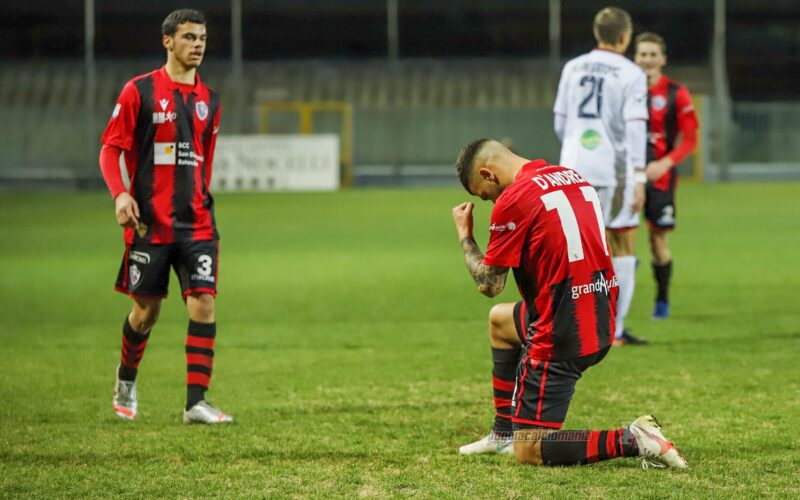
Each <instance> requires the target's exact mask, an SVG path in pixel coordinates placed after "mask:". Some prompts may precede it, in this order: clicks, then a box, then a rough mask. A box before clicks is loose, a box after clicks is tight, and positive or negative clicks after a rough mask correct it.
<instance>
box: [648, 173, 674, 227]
mask: <svg viewBox="0 0 800 500" xmlns="http://www.w3.org/2000/svg"><path fill="white" fill-rule="evenodd" d="M675 215H676V212H675V189H668V190H664V189H656V188H654V187H653V185H652V184H650V183H648V184H647V197H646V198H645V200H644V216H645V218H646V219H647V223H648V224H650V225H651V226H654V227H658V228H662V229H673V228H674V227H675Z"/></svg>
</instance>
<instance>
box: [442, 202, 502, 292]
mask: <svg viewBox="0 0 800 500" xmlns="http://www.w3.org/2000/svg"><path fill="white" fill-rule="evenodd" d="M473 207H474V205H473V204H472V203H469V202H467V203H462V204H461V205H458V206H457V207H455V208H453V220H454V221H455V223H456V231H458V239H459V240H460V241H461V249H462V250H463V251H464V261H466V263H467V270H468V271H469V274H470V275H472V279H474V280H475V284H477V285H478V290H479V291H480V292H481V293H482V294H484V295H486V296H487V297H495V296H497V295H499V294H500V292H502V291H503V288H505V286H506V277H507V276H508V268H507V267H493V266H487V265H484V263H483V252H481V249H480V248H478V244H477V243H475V239H474V238H473V237H472V208H473Z"/></svg>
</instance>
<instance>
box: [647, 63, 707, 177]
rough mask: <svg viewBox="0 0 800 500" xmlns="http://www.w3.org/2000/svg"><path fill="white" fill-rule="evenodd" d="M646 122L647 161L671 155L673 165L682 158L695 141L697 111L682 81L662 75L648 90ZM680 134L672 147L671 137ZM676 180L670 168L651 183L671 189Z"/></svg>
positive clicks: (673, 170)
mask: <svg viewBox="0 0 800 500" xmlns="http://www.w3.org/2000/svg"><path fill="white" fill-rule="evenodd" d="M647 97H648V102H649V107H650V125H649V128H650V130H649V134H648V147H647V161H653V160H658V159H661V158H663V157H664V156H667V155H669V156H671V157H672V161H673V163H674V164H675V165H678V164H679V163H680V162H682V161H683V160H685V159H686V157H687V156H689V155H690V154H691V153H692V151H694V148H695V145H696V130H697V115H696V114H695V111H694V104H693V103H692V96H691V94H690V93H689V91H688V90H687V89H686V87H684V86H683V85H679V84H678V83H677V82H675V81H673V80H670V79H669V78H667V77H666V76H664V75H662V76H661V78H660V79H659V80H658V82H656V84H655V85H653V86H652V87H650V89H649V90H648V96H647ZM678 133H681V134H683V139H682V140H681V144H680V145H679V146H678V147H677V148H676V147H675V139H676V138H677V137H678ZM676 180H677V175H676V172H675V169H674V168H671V169H669V170H668V171H667V172H666V173H665V174H664V175H662V176H661V177H660V178H659V179H657V180H656V181H655V182H654V183H653V186H654V187H656V188H658V189H661V190H667V189H672V188H673V187H674V185H675V182H676Z"/></svg>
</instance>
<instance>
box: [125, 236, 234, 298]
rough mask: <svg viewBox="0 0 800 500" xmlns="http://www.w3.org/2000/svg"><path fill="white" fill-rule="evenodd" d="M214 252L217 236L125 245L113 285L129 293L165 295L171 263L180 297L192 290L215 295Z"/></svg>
mask: <svg viewBox="0 0 800 500" xmlns="http://www.w3.org/2000/svg"><path fill="white" fill-rule="evenodd" d="M218 254H219V240H205V241H190V240H187V241H176V242H175V243H168V244H164V245H152V244H149V243H134V244H132V245H126V246H125V255H124V256H123V257H122V265H121V266H120V269H119V274H118V275H117V284H116V286H115V287H114V289H115V290H117V291H119V292H122V293H127V294H128V295H130V296H131V297H166V296H167V291H168V288H169V269H170V267H172V268H173V269H175V274H176V275H177V276H178V280H179V281H180V283H181V291H182V292H183V296H184V297H186V296H187V295H189V294H192V293H210V294H211V295H214V296H216V295H217V274H218V270H219V269H218V267H217V257H218Z"/></svg>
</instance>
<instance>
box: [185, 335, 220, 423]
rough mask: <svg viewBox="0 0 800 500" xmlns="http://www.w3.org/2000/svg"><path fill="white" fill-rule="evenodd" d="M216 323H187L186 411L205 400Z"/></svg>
mask: <svg viewBox="0 0 800 500" xmlns="http://www.w3.org/2000/svg"><path fill="white" fill-rule="evenodd" d="M216 335H217V324H216V323H198V322H196V321H191V320H190V321H189V332H188V333H187V334H186V409H187V410H188V409H189V408H191V407H192V406H194V405H196V404H197V403H198V402H200V401H202V400H203V398H205V394H206V391H207V390H208V386H209V384H210V383H211V370H212V368H213V367H214V338H215V337H216Z"/></svg>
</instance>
